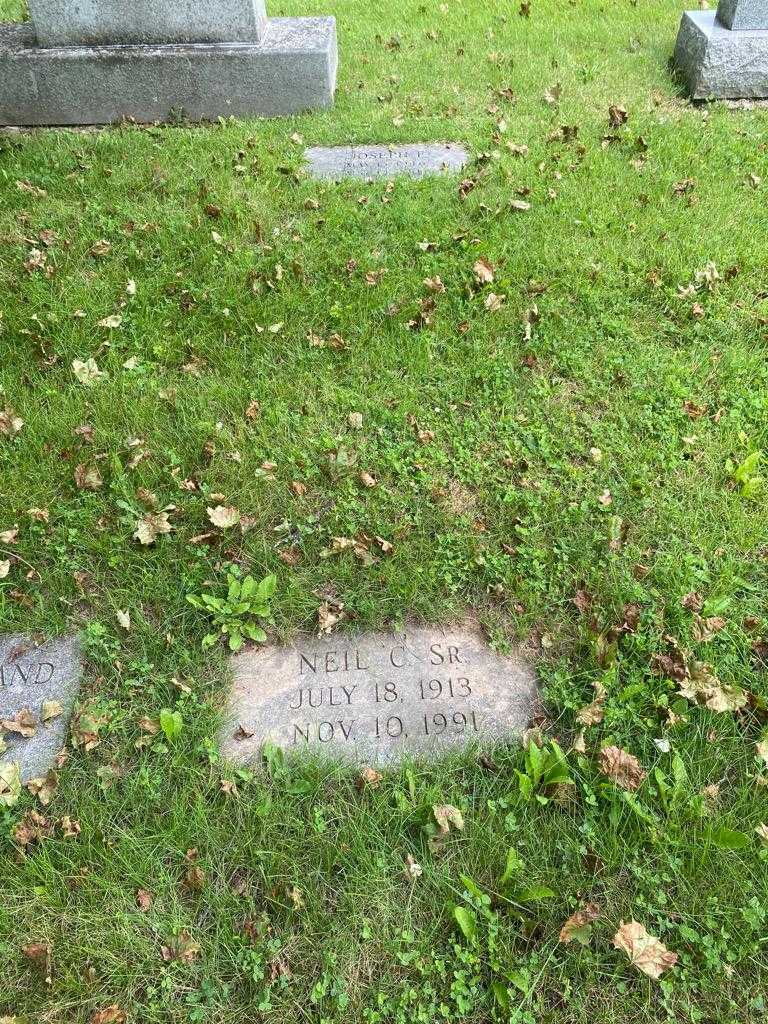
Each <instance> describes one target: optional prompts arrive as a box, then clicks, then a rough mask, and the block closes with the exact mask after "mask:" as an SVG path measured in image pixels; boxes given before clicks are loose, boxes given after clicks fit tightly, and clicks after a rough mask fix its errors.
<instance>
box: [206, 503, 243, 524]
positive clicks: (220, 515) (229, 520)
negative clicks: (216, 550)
mask: <svg viewBox="0 0 768 1024" xmlns="http://www.w3.org/2000/svg"><path fill="white" fill-rule="evenodd" d="M207 512H208V519H209V520H210V521H211V523H213V525H214V526H218V527H219V529H220V530H229V529H230V528H231V527H233V526H237V524H238V523H239V522H240V511H239V509H236V508H234V507H233V506H232V505H227V506H225V505H216V507H215V508H209V509H207Z"/></svg>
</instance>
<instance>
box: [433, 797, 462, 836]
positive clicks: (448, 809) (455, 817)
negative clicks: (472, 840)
mask: <svg viewBox="0 0 768 1024" xmlns="http://www.w3.org/2000/svg"><path fill="white" fill-rule="evenodd" d="M432 813H433V814H434V816H435V821H436V822H437V824H438V827H439V829H440V831H441V832H442V833H443V835H448V833H449V832H450V831H451V826H453V827H454V828H456V829H458V830H459V831H460V832H461V831H462V830H463V828H464V817H463V815H462V813H461V811H460V810H459V809H458V807H454V806H453V804H436V805H435V806H434V807H433V808H432Z"/></svg>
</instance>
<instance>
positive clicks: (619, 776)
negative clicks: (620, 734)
mask: <svg viewBox="0 0 768 1024" xmlns="http://www.w3.org/2000/svg"><path fill="white" fill-rule="evenodd" d="M600 771H601V772H602V773H603V774H604V775H607V776H608V778H609V779H610V780H611V781H612V782H615V783H616V785H617V786H621V788H622V789H630V790H633V789H639V788H640V786H641V785H642V783H643V780H644V779H645V775H646V773H645V771H644V770H643V768H642V766H641V764H640V762H639V761H638V760H637V758H636V757H635V756H634V754H628V753H627V752H626V750H622V749H621V748H620V747H603V749H602V750H601V751H600Z"/></svg>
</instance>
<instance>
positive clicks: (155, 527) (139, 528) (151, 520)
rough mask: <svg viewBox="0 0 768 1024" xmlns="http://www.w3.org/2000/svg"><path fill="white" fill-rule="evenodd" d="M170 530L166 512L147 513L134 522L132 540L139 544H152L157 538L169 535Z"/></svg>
mask: <svg viewBox="0 0 768 1024" xmlns="http://www.w3.org/2000/svg"><path fill="white" fill-rule="evenodd" d="M172 529H173V527H172V526H171V524H170V523H169V521H168V513H167V512H148V513H147V514H146V515H145V516H142V517H141V519H138V520H137V521H136V530H135V532H134V534H133V539H134V540H137V541H138V542H139V544H144V545H150V544H154V543H155V541H156V540H157V538H158V537H160V536H161V535H162V534H165V533H170V532H171V530H172Z"/></svg>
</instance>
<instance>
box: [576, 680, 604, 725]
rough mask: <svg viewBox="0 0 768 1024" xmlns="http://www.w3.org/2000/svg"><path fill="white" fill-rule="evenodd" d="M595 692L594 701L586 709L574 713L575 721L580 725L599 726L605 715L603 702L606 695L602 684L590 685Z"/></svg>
mask: <svg viewBox="0 0 768 1024" xmlns="http://www.w3.org/2000/svg"><path fill="white" fill-rule="evenodd" d="M592 685H593V687H594V690H595V699H594V700H593V701H592V703H591V704H587V705H586V707H583V708H580V710H579V711H577V712H576V721H577V722H578V723H579V724H580V725H599V724H600V722H602V720H603V717H604V715H605V702H606V700H607V698H608V693H607V691H606V689H605V687H604V686H603V684H602V683H600V682H596V683H593V684H592Z"/></svg>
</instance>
